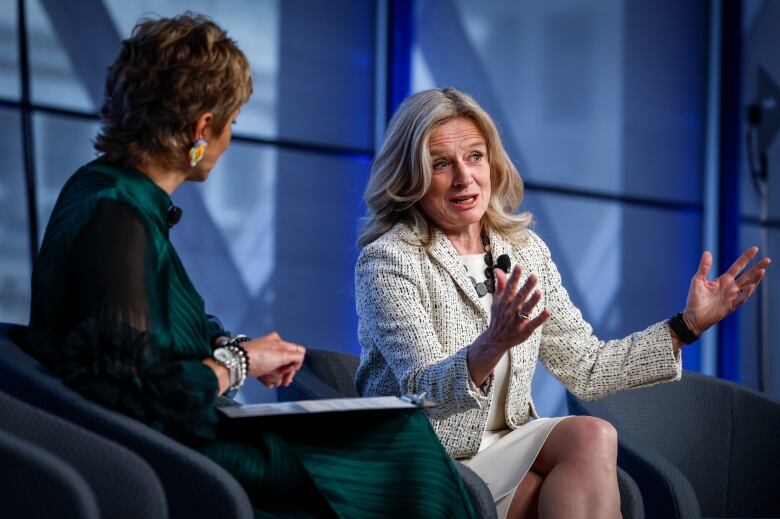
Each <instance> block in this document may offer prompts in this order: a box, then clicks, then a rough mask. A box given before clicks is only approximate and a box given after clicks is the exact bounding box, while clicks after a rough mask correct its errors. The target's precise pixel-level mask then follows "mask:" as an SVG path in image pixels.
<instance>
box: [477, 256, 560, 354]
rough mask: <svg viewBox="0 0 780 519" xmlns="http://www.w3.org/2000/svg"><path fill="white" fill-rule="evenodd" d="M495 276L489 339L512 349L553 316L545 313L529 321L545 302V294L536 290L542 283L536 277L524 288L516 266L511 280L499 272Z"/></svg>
mask: <svg viewBox="0 0 780 519" xmlns="http://www.w3.org/2000/svg"><path fill="white" fill-rule="evenodd" d="M494 272H495V275H496V282H497V286H496V292H495V295H494V296H493V306H492V307H491V309H490V311H491V317H490V326H489V327H488V336H489V338H490V340H492V341H494V342H497V343H499V344H504V345H506V346H507V347H511V346H514V345H516V344H520V343H521V342H523V341H525V340H526V339H528V337H530V336H531V334H532V333H534V330H536V329H537V328H538V327H539V326H541V325H542V323H543V322H544V321H546V320H547V318H548V317H549V316H550V312H549V311H548V310H547V309H544V310H542V311H541V312H539V315H537V316H536V317H534V318H533V319H531V318H530V315H531V312H532V311H533V309H534V308H535V307H536V305H537V303H539V300H540V299H541V298H542V293H541V292H540V291H539V290H534V288H535V287H536V283H537V282H538V281H539V279H538V278H537V277H536V275H535V274H531V275H530V276H528V279H527V280H526V281H525V283H523V286H522V287H519V285H520V275H521V274H522V270H521V268H520V265H515V267H514V268H513V269H512V274H511V275H510V276H509V279H507V277H506V274H504V273H503V272H502V271H501V270H500V269H495V271H494ZM518 287H519V288H518Z"/></svg>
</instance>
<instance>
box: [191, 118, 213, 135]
mask: <svg viewBox="0 0 780 519" xmlns="http://www.w3.org/2000/svg"><path fill="white" fill-rule="evenodd" d="M212 121H214V114H213V113H211V112H206V113H204V114H202V115H201V116H200V117H198V120H197V121H195V127H194V128H193V132H194V134H193V135H192V141H193V142H194V141H196V140H198V139H205V140H207V141H208V140H209V139H210V138H211V134H212V133H213V131H214V130H213V128H212V126H211V123H212Z"/></svg>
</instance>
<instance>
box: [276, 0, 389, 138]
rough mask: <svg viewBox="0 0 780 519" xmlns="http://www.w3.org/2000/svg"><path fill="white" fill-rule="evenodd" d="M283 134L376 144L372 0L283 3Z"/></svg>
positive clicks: (288, 0)
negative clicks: (366, 0)
mask: <svg viewBox="0 0 780 519" xmlns="http://www.w3.org/2000/svg"><path fill="white" fill-rule="evenodd" d="M280 9H281V20H280V24H281V29H280V31H279V36H280V38H281V40H280V43H279V52H280V55H279V76H278V79H277V82H278V83H277V84H278V89H279V103H280V104H279V111H278V117H279V136H280V137H282V138H284V139H291V140H297V141H306V142H311V143H321V144H327V145H334V146H342V147H353V148H363V149H371V148H372V147H373V145H374V118H373V111H374V37H375V36H374V33H375V31H374V25H375V22H374V18H375V5H374V2H365V1H362V0H333V1H329V2H308V1H306V0H286V1H284V2H282V3H281V4H280Z"/></svg>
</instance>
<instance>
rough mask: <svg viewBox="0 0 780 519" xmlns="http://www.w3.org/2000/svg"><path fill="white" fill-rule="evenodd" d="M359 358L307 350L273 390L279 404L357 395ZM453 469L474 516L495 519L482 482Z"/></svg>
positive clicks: (464, 469)
mask: <svg viewBox="0 0 780 519" xmlns="http://www.w3.org/2000/svg"><path fill="white" fill-rule="evenodd" d="M359 364H360V358H359V357H357V356H356V355H350V354H348V353H340V352H335V351H328V350H320V349H314V348H309V349H307V350H306V359H305V360H304V362H303V366H302V367H301V369H300V370H299V371H298V373H297V374H296V375H295V379H294V380H293V383H292V384H290V386H289V387H286V388H285V387H280V388H277V390H276V395H277V398H278V399H279V401H280V402H291V401H295V400H319V399H322V398H345V397H358V396H360V395H359V394H358V392H357V389H356V388H355V372H356V371H357V368H358V365H359ZM455 466H456V467H457V469H458V472H459V473H460V475H461V478H462V479H463V482H464V483H465V484H466V487H467V489H468V492H469V494H470V495H471V498H472V501H473V502H474V506H475V507H476V509H477V514H478V515H479V516H480V517H485V518H495V517H496V507H495V504H494V503H493V496H492V495H491V494H490V490H489V489H488V487H487V485H485V482H484V481H482V479H480V477H479V476H477V475H476V474H475V473H474V471H472V470H471V469H469V468H468V467H466V466H465V465H463V464H462V463H459V462H456V463H455Z"/></svg>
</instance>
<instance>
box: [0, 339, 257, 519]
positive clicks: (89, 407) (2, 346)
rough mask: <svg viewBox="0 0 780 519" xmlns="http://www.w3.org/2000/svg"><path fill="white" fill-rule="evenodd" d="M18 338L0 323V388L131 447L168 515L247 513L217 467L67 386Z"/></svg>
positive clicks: (231, 481)
mask: <svg viewBox="0 0 780 519" xmlns="http://www.w3.org/2000/svg"><path fill="white" fill-rule="evenodd" d="M23 337H24V328H23V327H21V326H17V325H8V324H0V390H2V391H5V392H6V393H8V394H10V395H12V396H14V397H16V398H18V399H20V400H24V401H25V402H28V403H30V404H32V405H34V406H36V407H38V408H41V409H44V410H46V411H48V412H50V413H52V414H55V415H58V416H61V417H62V418H64V419H66V420H68V421H70V422H73V423H75V424H77V425H80V426H81V427H83V428H85V429H88V430H90V431H92V432H94V433H96V434H98V435H100V436H103V437H105V438H108V439H110V440H113V441H115V442H117V443H119V444H121V445H123V446H125V447H127V448H129V449H130V450H132V451H134V452H135V453H136V454H138V455H139V456H140V457H141V458H143V459H144V460H146V461H147V462H148V463H149V465H151V466H152V468H153V469H154V470H155V472H156V473H157V476H158V477H159V478H160V481H161V482H162V485H163V488H164V489H165V494H166V497H167V500H168V514H169V516H170V517H172V518H186V519H191V518H192V517H221V518H249V517H252V508H251V505H250V503H249V498H248V497H247V495H246V492H244V490H243V489H242V488H241V486H240V485H239V484H238V482H237V481H236V480H235V478H233V477H232V476H231V475H230V474H228V473H227V472H226V471H225V470H224V469H223V468H222V467H220V466H219V465H217V464H216V463H214V462H213V461H211V460H210V459H208V458H206V457H205V456H203V455H202V454H200V453H199V452H197V451H194V450H192V449H190V448H188V447H186V446H184V445H182V444H180V443H178V442H176V441H174V440H172V439H171V438H168V437H167V436H165V435H164V434H162V433H159V432H157V431H155V430H153V429H151V428H150V427H147V426H146V425H144V424H142V423H140V422H138V421H137V420H134V419H132V418H129V417H127V416H124V415H122V414H119V413H116V412H113V411H111V410H109V409H106V408H104V407H102V406H100V405H97V404H95V403H93V402H91V401H89V400H87V399H85V398H84V397H82V396H81V395H79V394H78V393H76V392H74V391H72V390H70V389H69V388H67V387H66V386H65V385H64V384H63V383H62V382H61V381H60V380H58V379H57V378H56V377H53V376H52V375H51V374H50V373H49V372H48V371H47V370H46V369H45V368H44V367H43V366H41V365H40V363H38V362H37V361H36V360H35V359H33V358H32V357H30V356H29V355H27V354H26V353H24V352H23V351H21V350H20V349H19V348H18V347H17V345H16V344H15V343H14V341H16V342H18V343H20V342H21V339H22V338H23Z"/></svg>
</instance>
